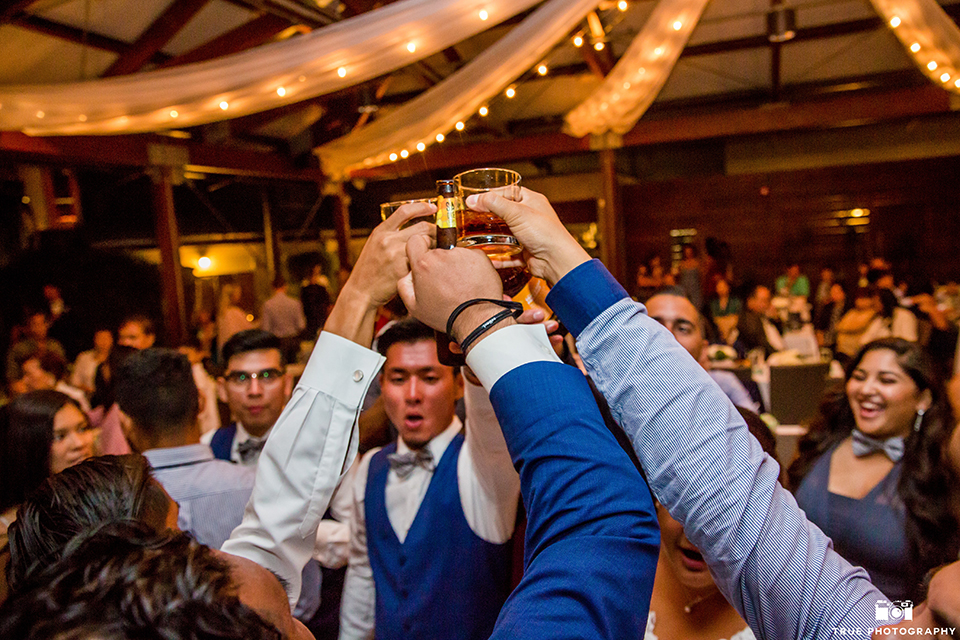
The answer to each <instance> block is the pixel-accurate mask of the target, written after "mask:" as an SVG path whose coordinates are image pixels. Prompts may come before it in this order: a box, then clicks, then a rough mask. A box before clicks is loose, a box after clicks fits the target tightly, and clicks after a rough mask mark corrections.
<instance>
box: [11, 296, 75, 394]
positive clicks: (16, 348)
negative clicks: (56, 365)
mask: <svg viewBox="0 0 960 640" xmlns="http://www.w3.org/2000/svg"><path fill="white" fill-rule="evenodd" d="M49 331H50V320H49V318H47V315H46V314H45V313H43V312H42V311H37V312H34V313H31V314H29V315H28V316H27V326H26V335H25V336H24V337H23V338H21V339H20V340H17V341H16V342H15V343H13V346H11V347H10V350H9V351H8V352H7V382H9V383H13V382H14V381H16V380H19V379H20V378H22V377H23V371H21V370H20V365H21V364H23V362H24V360H26V359H27V358H28V357H29V356H31V355H34V354H37V355H43V354H44V353H47V352H48V351H49V352H52V353H55V354H57V355H58V356H60V357H61V358H66V357H67V356H66V354H65V353H64V351H63V346H62V345H61V344H60V343H59V342H57V341H56V340H54V339H53V338H51V337H49V336H48V333H49Z"/></svg>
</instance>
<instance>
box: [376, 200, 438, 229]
mask: <svg viewBox="0 0 960 640" xmlns="http://www.w3.org/2000/svg"><path fill="white" fill-rule="evenodd" d="M405 204H432V205H434V206H436V205H437V199H436V198H417V199H415V200H396V201H394V202H384V203H383V204H381V205H380V219H381V220H386V219H387V218H389V217H390V216H391V215H393V214H394V213H396V211H397V209H399V208H400V207H402V206H403V205H405ZM418 222H429V223H430V224H436V222H437V214H435V213H428V214H427V215H425V216H420V217H419V218H414V219H413V220H410V221H409V222H407V223H406V224H404V225H403V227H402V228H403V229H406V228H407V227H409V226H411V225H415V224H417V223H418Z"/></svg>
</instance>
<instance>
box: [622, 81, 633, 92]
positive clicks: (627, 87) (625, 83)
mask: <svg viewBox="0 0 960 640" xmlns="http://www.w3.org/2000/svg"><path fill="white" fill-rule="evenodd" d="M631 86H632V85H631V84H630V83H629V82H624V83H623V90H624V91H626V90H627V89H629V88H630V87H631Z"/></svg>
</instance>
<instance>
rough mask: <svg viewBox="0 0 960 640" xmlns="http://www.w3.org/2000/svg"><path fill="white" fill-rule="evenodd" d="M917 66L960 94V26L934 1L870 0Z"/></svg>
mask: <svg viewBox="0 0 960 640" xmlns="http://www.w3.org/2000/svg"><path fill="white" fill-rule="evenodd" d="M870 2H871V4H873V8H874V9H876V11H877V13H878V14H880V16H881V17H882V18H883V19H884V20H885V21H886V23H887V27H888V28H890V29H891V30H892V31H893V33H894V35H896V36H897V39H898V40H900V42H901V43H902V44H903V47H904V49H906V50H907V55H909V56H910V57H911V58H913V61H914V62H915V63H916V65H917V68H919V69H920V70H921V71H922V72H923V73H924V74H926V75H927V77H929V78H930V79H931V80H932V81H934V82H935V83H936V84H938V85H940V86H942V87H943V88H944V89H947V90H948V91H952V92H953V93H960V28H957V25H956V23H955V22H954V21H953V20H951V19H950V16H948V15H947V14H946V12H944V10H943V7H941V6H940V5H939V4H937V3H936V1H935V0H870Z"/></svg>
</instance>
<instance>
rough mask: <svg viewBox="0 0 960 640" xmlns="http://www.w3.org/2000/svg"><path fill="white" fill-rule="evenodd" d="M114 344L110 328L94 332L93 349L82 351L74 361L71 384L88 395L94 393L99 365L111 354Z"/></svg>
mask: <svg viewBox="0 0 960 640" xmlns="http://www.w3.org/2000/svg"><path fill="white" fill-rule="evenodd" d="M112 346H113V334H112V333H110V331H109V330H108V329H100V330H98V331H97V332H96V333H94V334H93V349H88V350H87V351H83V352H81V353H80V354H79V355H78V356H77V359H76V360H74V362H73V371H72V372H71V373H70V384H71V385H72V386H74V387H76V388H78V389H80V390H82V391H83V392H84V393H85V394H87V397H89V396H90V395H91V394H92V393H93V386H94V381H95V379H96V375H97V367H99V366H100V364H101V363H102V362H103V361H104V360H106V359H107V356H108V355H110V348H111V347H112Z"/></svg>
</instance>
